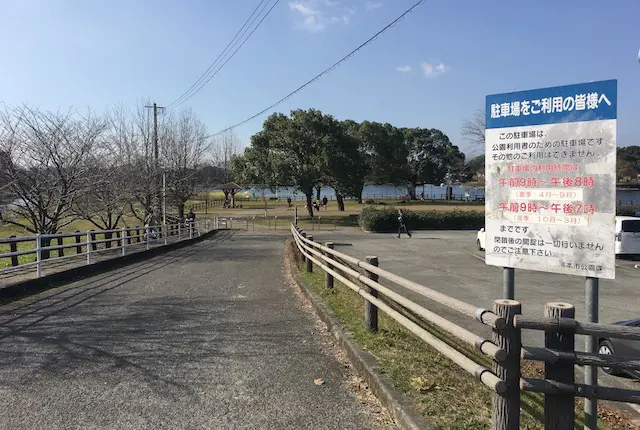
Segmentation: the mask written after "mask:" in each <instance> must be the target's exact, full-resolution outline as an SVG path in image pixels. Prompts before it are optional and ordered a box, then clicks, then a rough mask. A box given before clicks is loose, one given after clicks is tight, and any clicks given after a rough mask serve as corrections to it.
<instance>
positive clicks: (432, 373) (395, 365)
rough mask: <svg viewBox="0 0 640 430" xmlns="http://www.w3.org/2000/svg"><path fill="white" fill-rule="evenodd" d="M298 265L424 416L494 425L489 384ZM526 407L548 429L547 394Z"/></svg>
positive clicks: (532, 397)
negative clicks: (370, 315)
mask: <svg viewBox="0 0 640 430" xmlns="http://www.w3.org/2000/svg"><path fill="white" fill-rule="evenodd" d="M290 246H293V244H290ZM291 249H293V248H291ZM291 252H292V251H291ZM289 255H290V254H289ZM298 270H299V274H300V275H301V277H302V278H303V279H304V280H305V281H306V283H307V284H308V285H310V286H311V288H312V289H313V291H314V292H315V293H316V294H318V295H320V296H321V297H322V298H323V300H324V301H325V303H326V304H327V305H328V307H329V308H330V309H331V310H332V311H333V312H334V313H335V314H336V316H337V317H338V319H339V320H340V321H341V323H342V325H343V327H344V328H345V329H346V330H348V331H349V332H351V333H352V334H353V336H354V338H355V340H356V342H357V343H358V344H359V345H360V346H362V347H363V348H365V349H366V350H368V351H369V352H371V353H372V354H373V355H374V356H375V357H376V358H377V359H378V361H379V363H380V364H381V368H382V371H383V372H384V373H386V374H388V375H389V376H390V377H391V379H392V380H393V381H394V384H395V385H396V387H397V388H398V389H400V390H401V391H402V392H404V393H405V394H407V395H408V396H409V398H410V399H411V400H412V401H413V403H414V404H415V406H416V408H417V410H418V411H419V412H420V413H421V414H422V415H423V416H425V417H426V418H427V419H429V420H430V421H432V422H434V423H435V424H436V426H437V427H438V428H442V429H486V428H489V427H490V424H491V415H490V414H491V391H490V390H489V389H488V388H486V387H485V386H484V385H482V384H481V383H479V382H478V381H476V380H475V379H474V378H473V377H472V376H470V375H468V374H466V373H465V372H464V371H462V370H460V369H459V368H458V367H457V366H456V365H455V364H454V363H453V362H452V361H450V360H449V359H447V358H446V357H444V356H443V355H441V354H440V353H438V352H437V351H436V350H434V349H433V348H431V347H430V346H428V345H427V344H426V343H424V342H422V341H420V340H419V339H418V338H417V337H416V336H414V335H413V334H411V333H410V332H409V331H408V330H407V329H405V328H404V327H403V326H401V325H400V324H398V323H397V322H395V321H394V320H393V319H391V318H390V317H388V316H387V315H386V314H384V313H382V312H380V314H379V315H380V316H379V318H380V319H379V327H380V330H379V332H378V333H372V332H370V331H368V330H366V329H365V327H364V323H363V315H364V299H363V298H362V297H361V296H359V295H358V294H356V293H355V292H353V291H352V290H351V289H349V288H347V287H346V286H344V285H343V284H342V283H340V282H338V281H337V280H336V281H335V288H334V289H333V290H326V289H325V288H324V274H323V273H322V272H321V271H320V270H318V269H316V270H315V271H314V272H313V273H307V272H306V270H304V269H303V267H302V265H299V266H298ZM413 318H414V319H415V318H418V317H415V316H413ZM420 325H422V326H423V327H425V328H426V329H427V330H429V331H430V332H431V333H433V334H434V335H435V336H436V337H438V338H439V339H441V340H443V341H445V342H446V343H448V344H449V345H450V346H452V347H453V348H455V349H457V350H458V351H460V352H462V353H463V354H465V355H466V356H468V357H470V358H472V359H473V360H474V361H476V362H477V363H480V364H483V365H485V366H487V367H491V362H490V360H489V359H488V358H487V357H485V356H483V355H481V354H479V353H478V351H476V350H475V349H474V348H472V347H470V346H466V345H464V344H461V342H458V341H456V340H455V339H453V338H452V337H451V336H450V335H448V334H447V333H445V332H443V331H442V330H441V329H439V328H438V327H436V326H434V325H432V324H429V323H428V322H426V321H424V320H422V321H420ZM522 372H523V375H525V376H529V377H535V378H543V376H542V375H543V366H541V365H540V363H533V362H527V361H524V362H523V367H522ZM521 408H522V414H521V428H522V429H542V428H543V424H542V422H541V420H542V418H543V414H544V398H543V396H542V395H540V394H537V393H522V397H521ZM582 408H583V402H582V400H576V426H575V428H576V429H582V427H583V425H584V422H583V419H582V417H583V410H582ZM599 411H600V415H601V416H602V417H606V418H605V421H602V420H601V421H600V423H599V428H602V429H622V428H625V429H626V428H629V429H632V428H636V427H634V426H633V425H632V424H631V423H629V422H628V417H625V416H623V415H622V414H620V413H618V412H616V411H613V410H611V409H609V408H606V407H602V406H600V407H599Z"/></svg>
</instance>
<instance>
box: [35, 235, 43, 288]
mask: <svg viewBox="0 0 640 430" xmlns="http://www.w3.org/2000/svg"><path fill="white" fill-rule="evenodd" d="M36 273H37V276H38V278H41V277H42V238H41V237H40V234H38V235H37V236H36Z"/></svg>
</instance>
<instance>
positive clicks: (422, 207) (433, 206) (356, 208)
mask: <svg viewBox="0 0 640 430" xmlns="http://www.w3.org/2000/svg"><path fill="white" fill-rule="evenodd" d="M382 202H383V203H384V204H371V205H369V204H358V202H356V201H355V200H346V201H345V210H344V212H340V211H339V210H338V206H337V204H336V202H335V201H329V204H328V207H327V209H324V208H321V209H320V211H318V212H316V211H314V217H315V222H317V217H318V216H320V217H322V218H323V219H325V220H331V222H332V223H333V222H334V221H335V222H336V223H337V224H338V225H357V216H358V215H359V214H360V212H362V208H364V207H366V206H374V207H378V208H384V207H402V208H403V209H408V210H411V211H427V210H438V211H452V210H456V209H465V210H477V211H480V212H482V211H484V205H483V204H478V203H466V202H459V201H457V202H442V201H436V202H435V203H432V202H422V201H416V202H405V203H400V202H399V201H398V200H387V201H382ZM194 203H199V202H198V201H193V202H189V203H188V204H187V208H188V207H189V204H194ZM236 205H237V206H238V207H236V208H227V209H223V208H221V207H219V206H217V207H213V208H208V209H207V211H206V212H207V214H210V215H211V214H213V215H217V216H224V217H233V216H240V217H242V216H249V217H253V216H256V217H258V216H261V217H263V218H264V216H265V212H266V215H267V216H268V217H274V216H278V218H289V219H293V217H294V214H295V209H294V207H291V208H290V207H288V205H287V202H286V201H277V200H267V201H266V202H264V201H257V202H256V201H242V200H239V201H237V202H236ZM240 205H242V208H240V207H239V206H240ZM292 205H293V206H296V207H297V208H298V217H299V220H301V221H309V220H310V218H309V216H308V214H307V211H306V210H305V204H304V202H301V201H295V202H292ZM204 213H205V211H204V209H199V210H197V211H196V214H198V216H202V215H204ZM349 219H351V220H349Z"/></svg>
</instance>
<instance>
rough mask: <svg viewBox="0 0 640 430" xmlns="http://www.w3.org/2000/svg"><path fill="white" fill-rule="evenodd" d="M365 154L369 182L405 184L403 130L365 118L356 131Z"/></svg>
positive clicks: (405, 162) (406, 153)
mask: <svg viewBox="0 0 640 430" xmlns="http://www.w3.org/2000/svg"><path fill="white" fill-rule="evenodd" d="M356 136H357V138H358V139H359V140H360V141H361V145H362V148H363V152H364V153H365V154H366V159H367V166H368V170H369V173H368V175H367V182H368V183H371V184H394V185H404V184H406V171H407V157H408V151H407V147H406V145H405V139H404V135H403V133H402V130H400V129H398V128H396V127H394V126H392V125H391V124H387V123H385V124H381V123H379V122H370V121H364V122H362V123H361V124H360V126H359V127H358V129H357V132H356Z"/></svg>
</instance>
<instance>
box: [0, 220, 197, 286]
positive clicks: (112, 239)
mask: <svg viewBox="0 0 640 430" xmlns="http://www.w3.org/2000/svg"><path fill="white" fill-rule="evenodd" d="M204 223H205V226H204V227H205V230H207V231H208V230H209V220H208V219H206V220H204ZM200 234H201V233H200V227H199V224H198V223H197V222H195V223H188V222H185V223H174V224H164V225H152V226H144V227H140V226H136V227H126V228H120V229H112V230H88V231H86V232H80V231H76V232H74V233H63V234H38V235H36V236H24V237H13V236H12V237H9V238H3V239H0V247H3V245H4V248H6V245H8V246H9V252H3V253H0V261H3V260H4V261H5V262H8V261H10V265H9V266H8V267H4V268H1V269H0V274H3V273H7V272H13V271H19V270H22V271H25V270H26V271H28V269H29V268H35V272H36V276H37V277H38V278H40V277H42V275H43V273H42V271H43V267H44V266H45V265H48V264H50V263H54V262H58V261H61V260H69V259H76V260H77V259H78V258H83V257H84V260H85V264H92V263H93V262H94V259H95V256H96V255H98V254H100V253H106V252H118V254H119V255H121V256H125V255H127V250H128V249H132V248H137V249H138V250H139V249H140V248H142V247H144V248H145V250H148V249H150V248H151V246H158V245H159V246H164V245H167V244H168V243H169V241H170V240H171V241H172V242H174V241H180V240H183V239H191V238H194V237H197V236H199V235H200ZM100 237H101V238H100ZM65 239H73V241H72V242H70V243H65ZM21 244H26V247H25V246H20V245H21ZM18 248H22V249H18ZM67 250H69V251H71V252H67ZM54 252H55V253H57V257H53V256H52V254H53V253H54ZM29 255H30V256H32V257H31V258H30V260H32V261H24V260H25V259H24V256H29ZM21 257H22V258H21ZM21 260H22V261H21Z"/></svg>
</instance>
